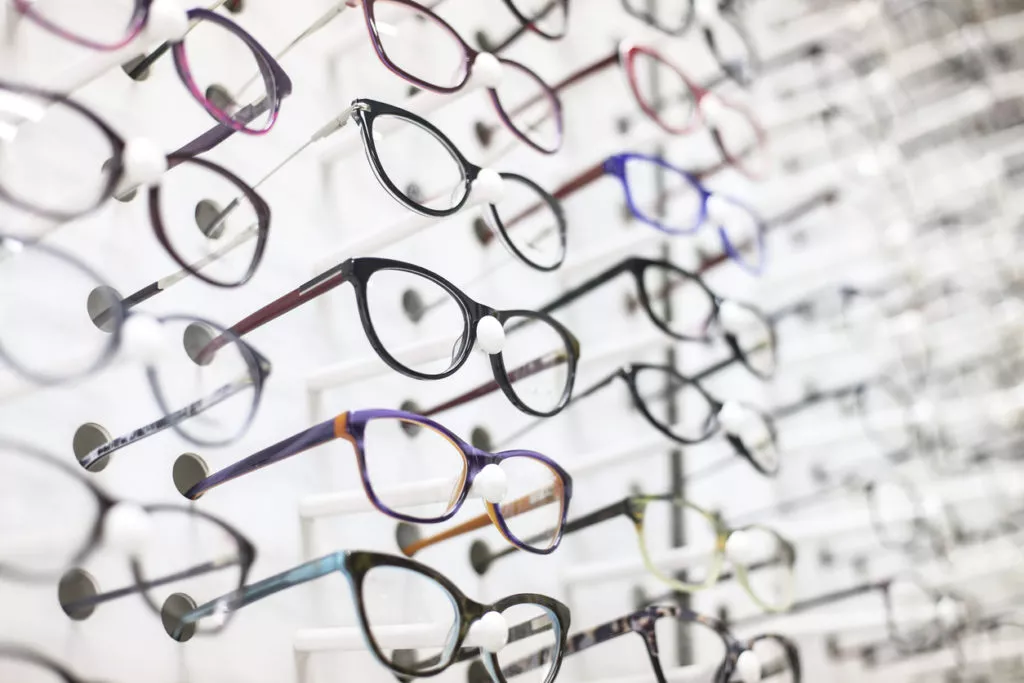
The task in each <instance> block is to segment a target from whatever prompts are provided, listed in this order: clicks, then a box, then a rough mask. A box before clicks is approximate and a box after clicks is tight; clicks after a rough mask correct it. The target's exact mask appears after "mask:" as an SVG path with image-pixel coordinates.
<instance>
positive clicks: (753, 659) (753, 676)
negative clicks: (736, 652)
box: [736, 650, 761, 683]
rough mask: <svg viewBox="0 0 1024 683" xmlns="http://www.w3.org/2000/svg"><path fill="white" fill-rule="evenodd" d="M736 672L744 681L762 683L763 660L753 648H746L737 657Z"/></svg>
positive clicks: (744, 682)
mask: <svg viewBox="0 0 1024 683" xmlns="http://www.w3.org/2000/svg"><path fill="white" fill-rule="evenodd" d="M736 673H738V674H739V676H740V680H741V681H743V683H760V681H761V660H760V659H758V657H757V655H756V654H754V652H753V650H744V651H743V652H741V653H740V656H739V657H738V658H737V659H736Z"/></svg>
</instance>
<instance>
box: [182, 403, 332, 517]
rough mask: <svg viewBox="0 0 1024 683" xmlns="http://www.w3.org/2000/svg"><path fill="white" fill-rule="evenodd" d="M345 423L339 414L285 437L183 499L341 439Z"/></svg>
mask: <svg viewBox="0 0 1024 683" xmlns="http://www.w3.org/2000/svg"><path fill="white" fill-rule="evenodd" d="M347 419H348V413H343V414H341V415H339V416H338V417H336V418H334V419H331V420H327V421H325V422H321V423H320V424H318V425H314V426H313V427H310V428H309V429H306V430H304V431H301V432H299V433H298V434H294V435H292V436H289V437H288V438H287V439H282V440H281V441H278V442H277V443H276V444H274V445H273V446H268V447H267V448H264V449H263V450H261V451H258V452H256V453H253V454H252V455H250V456H249V457H247V458H243V459H242V460H239V461H238V462H236V463H234V464H232V465H228V466H227V467H225V468H224V469H222V470H220V471H218V472H214V473H213V474H211V475H209V476H207V477H205V478H204V479H202V480H200V481H198V482H197V483H196V484H195V485H193V486H192V487H191V488H190V489H189V490H188V491H186V492H185V497H186V498H188V499H190V500H198V499H199V497H200V496H202V495H203V494H204V493H206V492H207V491H209V490H210V489H213V488H216V487H218V486H220V485H221V484H225V483H227V482H229V481H231V480H232V479H237V478H238V477H241V476H244V475H246V474H250V473H252V472H255V471H256V470H260V469H262V468H264V467H266V466H268V465H273V464H274V463H278V462H281V461H282V460H287V459H288V458H290V457H292V456H295V455H298V454H299V453H303V452H305V451H308V450H309V449H311V448H315V447H316V446H320V445H322V444H325V443H327V442H329V441H333V440H334V439H336V438H342V437H343V435H346V434H347V432H346V431H345V425H346V421H347Z"/></svg>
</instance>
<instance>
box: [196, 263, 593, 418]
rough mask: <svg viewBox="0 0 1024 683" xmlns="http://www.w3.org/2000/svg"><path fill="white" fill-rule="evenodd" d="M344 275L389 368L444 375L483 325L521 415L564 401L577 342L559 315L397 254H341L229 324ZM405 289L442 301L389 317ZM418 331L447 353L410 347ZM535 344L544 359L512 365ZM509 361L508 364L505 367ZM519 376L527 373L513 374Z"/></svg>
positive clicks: (215, 343) (271, 310) (256, 323)
mask: <svg viewBox="0 0 1024 683" xmlns="http://www.w3.org/2000/svg"><path fill="white" fill-rule="evenodd" d="M345 282H351V283H352V286H353V288H354V289H355V294H356V302H357V304H358V307H359V317H360V320H361V321H362V324H363V331H364V332H365V333H366V337H367V339H368V340H369V341H370V345H371V346H373V349H374V351H376V352H377V355H378V356H379V357H380V358H381V360H383V361H384V362H385V363H387V364H388V366H389V367H391V368H392V369H393V370H395V371H396V372H400V373H402V374H403V375H406V376H408V377H413V378H416V379H425V380H434V379H441V378H443V377H448V376H449V375H452V374H453V373H455V372H456V371H457V370H458V369H459V368H461V367H462V366H463V365H464V364H465V362H466V361H467V360H468V359H469V355H470V353H471V352H472V350H473V345H474V344H475V343H476V342H477V340H478V333H479V332H480V330H484V332H483V335H484V338H482V339H481V345H482V346H481V348H483V349H486V350H487V352H488V354H489V355H490V362H491V370H492V372H493V373H494V381H495V383H496V386H497V387H500V388H501V390H502V392H503V393H504V394H505V396H506V397H507V398H508V399H509V401H511V402H512V405H514V406H515V407H516V408H518V409H519V410H521V411H523V412H525V413H527V414H529V415H537V416H542V417H545V416H548V415H554V414H555V413H557V412H558V411H559V410H561V408H562V406H564V405H565V404H566V403H567V402H568V400H569V396H570V395H571V393H572V385H573V382H574V381H575V377H576V364H577V362H578V360H579V342H578V341H577V340H576V338H575V337H574V336H573V335H572V333H571V332H569V330H567V329H566V328H565V327H563V326H562V325H561V323H559V322H558V321H556V320H555V319H553V318H551V317H550V316H547V315H545V314H543V313H535V312H533V311H525V310H513V311H498V310H496V309H493V308H490V307H488V306H484V305H483V304H479V303H477V302H476V301H474V300H472V299H470V298H469V297H468V296H466V295H465V294H463V293H462V292H461V291H459V289H458V288H456V287H455V285H453V284H451V283H450V282H448V281H447V280H445V279H444V278H442V277H441V276H440V275H437V274H436V273H433V272H431V271H429V270H427V269H426V268H421V267H419V266H415V265H413V264H411V263H404V262H402V261H393V260H391V259H380V258H356V259H348V260H346V261H344V262H343V263H340V264H339V265H337V266H335V267H334V268H331V269H330V270H327V271H325V272H324V273H321V274H320V275H318V276H316V277H315V278H313V279H312V280H310V281H309V282H307V283H305V284H303V285H302V286H300V287H299V288H298V289H295V290H293V291H291V292H289V293H288V294H285V295H284V296H282V297H280V298H279V299H277V300H275V301H273V302H271V303H269V304H267V305H266V306H264V307H263V308H261V309H259V310H258V311H256V312H255V313H253V314H251V315H249V316H247V317H246V318H244V319H243V320H241V321H240V322H238V323H237V324H235V325H234V326H233V327H232V328H231V330H230V332H231V334H232V335H236V336H238V337H241V336H244V335H246V334H248V333H249V332H252V331H253V330H255V329H257V328H259V327H262V326H263V325H265V324H266V323H268V322H270V321H271V320H274V319H276V318H279V317H280V316H282V315H284V314H285V313H288V312H289V311H292V310H294V309H296V308H298V307H299V306H301V305H303V304H305V303H307V302H309V301H311V300H313V299H315V298H316V297H318V296H320V295H322V294H325V293H327V292H329V291H331V290H332V289H334V288H336V287H338V286H339V285H341V284H343V283H345ZM408 292H419V293H423V295H424V298H427V299H437V298H445V299H446V302H445V305H444V306H442V307H440V308H439V310H438V311H437V312H436V313H435V314H434V315H432V316H430V317H429V318H424V319H422V320H421V321H420V323H419V324H416V325H412V326H410V325H406V324H404V323H402V324H393V323H392V321H395V320H400V319H401V317H402V316H401V305H402V300H403V298H404V297H407V296H409V295H408ZM384 321H387V323H386V324H385V323H384ZM488 321H491V322H488ZM495 323H497V324H495ZM424 338H439V339H442V340H444V344H445V346H446V348H447V349H450V351H449V353H448V354H442V355H439V356H431V357H430V358H428V359H426V360H424V359H423V358H422V353H420V352H418V351H417V349H418V346H417V342H422V340H423V339H424ZM227 339H230V337H228V338H227ZM220 343H221V342H220V340H218V339H214V340H212V341H211V342H210V345H209V346H208V348H207V349H206V350H204V353H210V352H213V351H216V350H217V349H218V348H219V347H220ZM538 349H544V352H543V358H544V359H546V362H547V366H546V367H545V368H542V369H540V368H538V369H537V370H536V371H535V372H533V373H530V374H524V373H523V372H521V371H520V370H519V368H520V367H521V363H522V362H523V360H525V359H529V358H533V357H535V355H536V354H537V352H538V351H537V350H538ZM509 366H511V367H512V368H514V369H512V370H509V369H508V368H509ZM542 370H543V372H542ZM527 378H529V381H523V382H520V380H525V379H527Z"/></svg>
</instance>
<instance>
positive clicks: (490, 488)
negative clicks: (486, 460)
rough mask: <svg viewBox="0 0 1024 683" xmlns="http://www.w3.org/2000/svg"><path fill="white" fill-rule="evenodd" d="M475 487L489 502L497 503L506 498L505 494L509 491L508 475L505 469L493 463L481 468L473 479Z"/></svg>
mask: <svg viewBox="0 0 1024 683" xmlns="http://www.w3.org/2000/svg"><path fill="white" fill-rule="evenodd" d="M473 488H474V489H476V490H477V492H478V494H479V495H480V497H481V498H483V499H484V500H486V501H487V502H488V503H490V504H491V505H497V504H499V503H501V501H503V500H505V495H506V494H507V493H508V476H507V475H506V474H505V470H503V469H501V467H499V466H498V465H495V464H494V463H491V464H490V465H487V466H486V467H484V468H483V469H482V470H480V473H479V474H478V475H476V478H475V479H473Z"/></svg>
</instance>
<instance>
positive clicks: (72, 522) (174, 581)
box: [0, 439, 256, 669]
mask: <svg viewBox="0 0 1024 683" xmlns="http://www.w3.org/2000/svg"><path fill="white" fill-rule="evenodd" d="M0 454H2V456H3V460H2V471H3V473H4V485H3V498H4V502H5V504H9V505H14V506H17V509H19V510H24V511H26V512H27V513H28V514H22V515H18V516H16V517H11V516H7V517H6V519H5V521H4V523H3V536H4V548H3V551H2V553H0V568H2V569H3V574H4V577H5V578H8V579H13V580H15V581H25V582H32V583H36V582H43V583H52V582H54V581H55V580H56V579H57V578H58V577H60V579H61V581H60V583H61V584H63V583H64V581H65V578H64V577H66V576H68V575H70V574H76V573H78V574H81V575H83V576H88V577H89V579H90V583H91V584H92V586H91V588H92V590H90V591H89V592H88V593H85V592H77V593H75V594H74V595H71V594H69V595H65V594H64V592H63V589H62V590H61V592H60V593H59V595H58V597H59V599H60V605H61V608H62V609H63V611H64V612H65V613H66V614H67V615H68V616H69V617H70V618H72V619H74V620H83V619H86V618H88V617H89V616H90V615H91V614H92V613H93V612H94V611H95V609H96V607H97V606H99V605H101V604H104V603H107V602H110V601H113V600H117V599H120V598H122V597H126V596H129V595H134V594H138V595H140V596H141V597H142V598H143V599H144V600H145V602H146V605H147V606H148V607H149V608H150V609H151V610H152V611H153V612H154V614H160V612H161V609H162V607H161V606H162V605H166V603H165V598H167V596H168V592H169V590H171V587H172V586H173V587H177V588H187V589H188V590H194V591H204V590H205V591H208V594H210V595H217V594H219V593H218V592H215V591H225V590H236V589H237V588H238V587H240V586H242V585H244V583H245V577H246V576H247V575H248V572H249V568H250V567H251V566H252V564H253V562H254V561H255V558H256V549H255V548H254V547H253V545H252V543H251V542H250V541H249V540H248V539H247V538H245V536H243V535H242V534H241V533H240V532H238V531H237V530H235V529H234V528H233V527H231V526H230V525H228V524H227V523H225V522H223V521H221V520H219V519H217V518H216V517H213V516H211V515H208V514H206V513H204V512H201V511H199V510H196V509H194V508H191V507H183V506H175V505H162V504H155V505H148V504H147V505H141V506H136V505H135V504H134V503H127V502H125V501H120V500H118V499H116V498H113V497H112V496H110V495H108V494H106V493H104V492H103V491H102V490H101V489H100V488H98V487H97V486H95V485H94V484H93V483H91V482H90V481H89V480H87V479H85V478H84V477H83V476H82V475H81V474H80V473H79V472H77V471H76V470H74V469H72V468H71V467H70V466H68V465H65V464H64V463H63V462H62V461H60V460H58V459H56V458H55V457H53V456H52V455H49V454H47V453H45V452H43V451H41V450H39V449H37V448H35V447H33V446H30V445H28V444H24V443H19V442H16V441H11V440H6V439H5V440H2V441H0ZM12 509H14V508H12ZM54 509H60V510H64V511H66V512H67V513H68V514H67V515H66V516H61V517H59V518H56V517H54V516H53V515H50V514H47V512H50V511H52V510H54ZM133 514H135V515H141V521H139V522H138V523H139V524H143V525H144V527H145V529H146V534H145V536H144V537H143V538H141V539H134V540H135V541H139V542H134V543H133V544H132V545H131V547H130V548H128V547H125V548H124V549H125V550H128V551H130V553H131V570H132V576H133V580H134V583H133V584H131V585H129V586H125V587H121V588H117V589H113V590H108V591H106V592H99V588H98V585H97V583H96V581H95V579H93V578H92V576H91V575H90V574H88V572H86V571H85V570H83V569H80V568H81V567H83V566H86V565H87V563H88V562H89V560H90V559H91V558H92V557H93V556H94V555H95V554H96V553H97V551H98V550H99V549H100V547H101V544H104V543H109V544H118V543H128V539H127V538H125V537H124V536H125V534H124V533H119V532H118V531H117V529H118V528H119V527H118V522H117V521H116V520H114V518H115V517H117V518H123V517H125V516H126V515H133ZM0 669H2V666H0Z"/></svg>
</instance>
